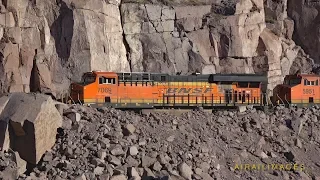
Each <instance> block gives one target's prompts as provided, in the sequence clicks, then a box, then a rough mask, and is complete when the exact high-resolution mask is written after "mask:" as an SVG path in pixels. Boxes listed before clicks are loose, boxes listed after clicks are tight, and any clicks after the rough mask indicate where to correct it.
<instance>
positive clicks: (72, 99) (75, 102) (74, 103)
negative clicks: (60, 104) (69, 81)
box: [69, 95, 76, 104]
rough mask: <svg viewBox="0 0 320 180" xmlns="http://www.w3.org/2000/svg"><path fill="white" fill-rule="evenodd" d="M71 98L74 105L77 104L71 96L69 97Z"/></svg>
mask: <svg viewBox="0 0 320 180" xmlns="http://www.w3.org/2000/svg"><path fill="white" fill-rule="evenodd" d="M69 98H70V99H71V100H72V102H73V104H76V102H75V101H74V100H73V99H72V97H71V96H70V95H69Z"/></svg>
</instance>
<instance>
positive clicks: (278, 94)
mask: <svg viewBox="0 0 320 180" xmlns="http://www.w3.org/2000/svg"><path fill="white" fill-rule="evenodd" d="M277 96H278V98H279V99H280V100H281V102H282V104H284V102H283V100H282V99H281V98H280V96H279V94H278V93H277Z"/></svg>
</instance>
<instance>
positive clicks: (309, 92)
mask: <svg viewBox="0 0 320 180" xmlns="http://www.w3.org/2000/svg"><path fill="white" fill-rule="evenodd" d="M303 94H314V90H313V89H303Z"/></svg>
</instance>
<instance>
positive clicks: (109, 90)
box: [98, 88, 111, 94]
mask: <svg viewBox="0 0 320 180" xmlns="http://www.w3.org/2000/svg"><path fill="white" fill-rule="evenodd" d="M98 93H109V94H111V88H98Z"/></svg>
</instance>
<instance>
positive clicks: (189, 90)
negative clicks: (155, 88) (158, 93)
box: [166, 88, 213, 94]
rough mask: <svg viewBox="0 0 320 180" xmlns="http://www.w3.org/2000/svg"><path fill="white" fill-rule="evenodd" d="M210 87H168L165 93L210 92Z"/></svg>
mask: <svg viewBox="0 0 320 180" xmlns="http://www.w3.org/2000/svg"><path fill="white" fill-rule="evenodd" d="M212 90H213V89H212V88H168V89H167V91H166V93H167V94H200V93H204V94H205V93H208V92H211V91H212Z"/></svg>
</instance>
